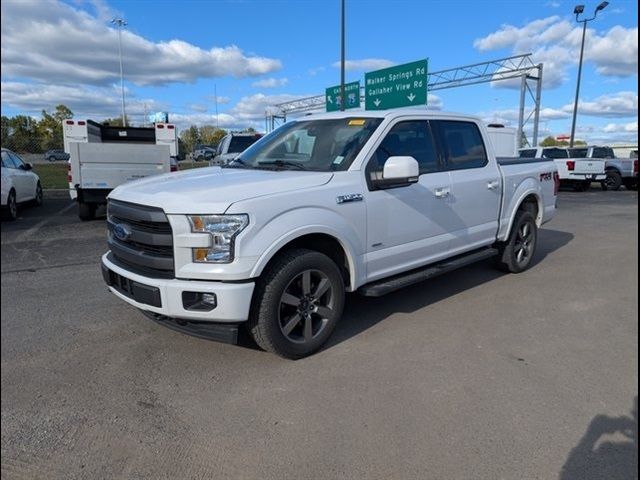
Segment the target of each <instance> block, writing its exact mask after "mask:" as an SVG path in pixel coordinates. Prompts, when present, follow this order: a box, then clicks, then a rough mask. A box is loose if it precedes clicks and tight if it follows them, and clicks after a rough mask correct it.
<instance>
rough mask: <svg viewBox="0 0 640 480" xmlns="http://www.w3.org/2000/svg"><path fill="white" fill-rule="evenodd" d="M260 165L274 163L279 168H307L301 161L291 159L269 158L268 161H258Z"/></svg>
mask: <svg viewBox="0 0 640 480" xmlns="http://www.w3.org/2000/svg"><path fill="white" fill-rule="evenodd" d="M258 165H274V166H276V167H279V168H286V167H293V168H297V169H298V170H306V168H305V166H304V165H303V164H302V163H300V162H292V161H291V160H269V161H266V162H258Z"/></svg>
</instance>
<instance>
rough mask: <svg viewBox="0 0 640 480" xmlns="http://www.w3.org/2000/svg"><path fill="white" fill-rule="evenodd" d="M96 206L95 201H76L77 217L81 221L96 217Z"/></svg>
mask: <svg viewBox="0 0 640 480" xmlns="http://www.w3.org/2000/svg"><path fill="white" fill-rule="evenodd" d="M96 208H97V205H96V204H95V203H85V202H79V203H78V217H80V220H82V221H83V222H87V221H89V220H93V219H94V218H96Z"/></svg>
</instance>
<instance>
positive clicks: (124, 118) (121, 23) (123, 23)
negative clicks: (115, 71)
mask: <svg viewBox="0 0 640 480" xmlns="http://www.w3.org/2000/svg"><path fill="white" fill-rule="evenodd" d="M111 23H112V24H113V25H116V26H117V27H118V56H119V57H120V90H121V92H122V126H123V127H126V126H127V116H126V114H125V112H124V74H123V73H122V29H123V28H124V27H126V26H127V22H126V21H125V20H123V19H122V18H114V19H113V20H111Z"/></svg>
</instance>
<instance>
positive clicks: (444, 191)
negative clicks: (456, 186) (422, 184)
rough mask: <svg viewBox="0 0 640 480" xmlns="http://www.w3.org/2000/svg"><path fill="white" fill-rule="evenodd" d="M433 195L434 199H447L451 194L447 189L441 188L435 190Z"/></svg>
mask: <svg viewBox="0 0 640 480" xmlns="http://www.w3.org/2000/svg"><path fill="white" fill-rule="evenodd" d="M433 193H434V194H435V196H436V198H444V197H448V196H449V194H450V193H451V190H450V189H449V188H447V187H441V188H436V189H435V190H434V191H433Z"/></svg>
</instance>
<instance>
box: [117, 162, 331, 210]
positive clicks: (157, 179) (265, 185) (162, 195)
mask: <svg viewBox="0 0 640 480" xmlns="http://www.w3.org/2000/svg"><path fill="white" fill-rule="evenodd" d="M332 176H333V174H332V173H330V172H303V171H298V170H280V171H272V170H247V169H240V168H220V167H205V168H194V169H191V170H185V171H182V172H173V173H166V174H163V175H155V176H152V177H147V178H143V179H140V180H136V181H133V182H129V183H126V184H124V185H120V186H119V187H117V188H116V189H115V190H113V191H112V192H111V193H110V194H109V198H113V199H115V200H121V201H123V202H131V203H138V204H141V205H149V206H154V207H160V208H162V209H163V210H164V211H165V213H174V214H198V213H201V214H207V213H211V214H213V213H224V212H225V211H226V210H227V209H228V208H229V207H230V206H231V204H233V203H235V202H239V201H241V200H247V199H249V198H256V197H262V196H267V195H273V194H278V193H284V192H290V191H296V190H304V189H306V188H311V187H316V186H319V185H324V184H325V183H327V182H328V181H329V180H331V177H332Z"/></svg>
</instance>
